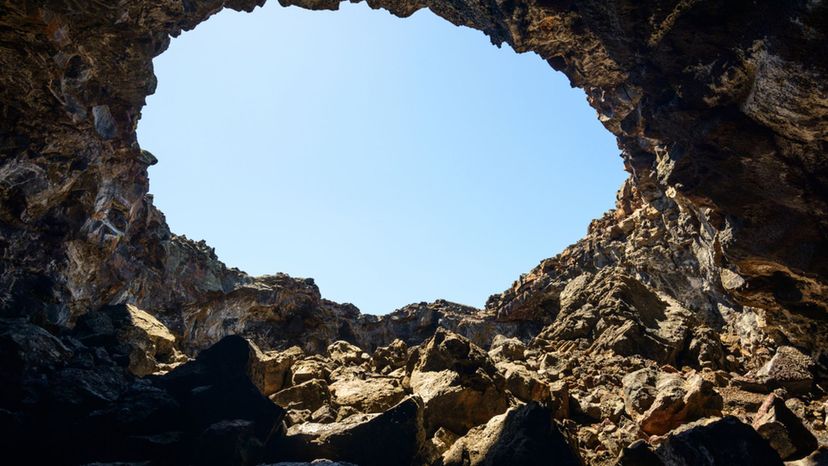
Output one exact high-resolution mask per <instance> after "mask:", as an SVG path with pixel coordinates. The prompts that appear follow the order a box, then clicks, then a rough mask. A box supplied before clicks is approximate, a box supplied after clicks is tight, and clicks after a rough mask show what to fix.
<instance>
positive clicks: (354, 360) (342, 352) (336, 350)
mask: <svg viewBox="0 0 828 466" xmlns="http://www.w3.org/2000/svg"><path fill="white" fill-rule="evenodd" d="M328 356H329V357H330V358H331V361H333V362H334V363H335V364H336V365H337V366H352V365H360V364H362V363H365V362H368V360H369V359H370V356H368V354H366V353H365V352H364V351H362V349H360V348H359V347H358V346H355V345H352V344H350V343H348V342H347V341H342V340H339V341H335V342H333V343H331V344H330V345H329V346H328Z"/></svg>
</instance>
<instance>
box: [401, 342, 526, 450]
mask: <svg viewBox="0 0 828 466" xmlns="http://www.w3.org/2000/svg"><path fill="white" fill-rule="evenodd" d="M409 365H410V366H412V367H411V371H410V372H409V375H408V382H409V386H410V387H411V390H412V391H413V392H414V393H415V394H417V395H419V396H420V397H422V400H423V403H424V417H425V427H426V432H427V433H428V434H429V435H431V434H433V433H434V432H435V431H436V430H437V429H438V428H439V427H444V428H446V429H449V430H451V431H452V432H454V433H455V434H458V435H462V434H464V433H466V432H467V431H468V430H469V429H470V428H472V427H474V426H476V425H479V424H482V423H484V422H486V421H488V420H489V419H490V418H491V417H492V416H495V415H497V414H500V413H503V412H504V411H506V409H508V408H509V404H510V400H509V395H508V393H507V392H506V389H505V381H504V380H503V377H502V376H501V375H500V374H499V373H498V371H497V369H496V368H495V366H494V364H493V363H492V361H491V359H489V357H488V356H487V355H486V353H485V352H484V351H483V350H482V349H480V348H479V347H478V346H476V345H474V344H473V343H471V342H470V341H469V340H467V339H466V338H464V337H461V336H459V335H456V334H453V333H451V332H448V331H445V330H443V329H438V330H437V332H435V334H434V337H433V338H432V339H431V340H429V341H428V342H427V343H426V344H425V345H424V346H423V347H422V348H421V349H420V352H419V357H418V358H417V359H416V360H414V361H412V362H411V363H409Z"/></svg>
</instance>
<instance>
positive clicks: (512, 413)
mask: <svg viewBox="0 0 828 466" xmlns="http://www.w3.org/2000/svg"><path fill="white" fill-rule="evenodd" d="M443 464H444V465H445V466H499V465H504V464H515V465H517V464H520V465H526V466H532V465H538V466H540V465H548V464H556V465H562V466H563V465H571V466H578V465H580V460H579V459H578V457H577V456H576V455H575V453H573V451H572V449H571V448H570V446H569V443H568V441H567V439H566V437H564V435H563V434H562V433H561V432H560V430H558V427H557V425H556V424H555V421H553V420H552V412H551V410H549V409H548V408H543V407H541V406H540V405H538V404H536V403H530V404H528V405H522V406H519V407H515V408H511V409H509V410H508V411H507V412H505V413H504V414H500V415H498V416H495V417H493V418H492V419H490V420H489V422H487V423H486V424H485V425H481V426H478V427H475V428H473V429H471V430H470V431H469V432H468V433H467V434H466V435H465V436H463V437H461V438H460V439H459V440H457V441H456V442H454V444H453V445H452V446H451V448H449V450H448V451H446V453H445V454H444V455H443Z"/></svg>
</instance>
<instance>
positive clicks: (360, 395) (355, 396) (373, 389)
mask: <svg viewBox="0 0 828 466" xmlns="http://www.w3.org/2000/svg"><path fill="white" fill-rule="evenodd" d="M329 388H330V391H331V395H332V401H333V403H334V404H336V405H338V406H352V407H354V408H356V409H357V410H358V411H360V412H363V413H380V412H382V411H385V410H386V409H388V408H390V407H392V406H394V405H396V404H397V403H399V402H400V401H402V399H403V398H405V390H403V388H402V387H401V386H400V384H399V381H397V380H395V379H392V378H388V377H367V378H365V379H359V378H343V379H340V380H337V381H336V382H334V383H332V384H331V385H330V387H329Z"/></svg>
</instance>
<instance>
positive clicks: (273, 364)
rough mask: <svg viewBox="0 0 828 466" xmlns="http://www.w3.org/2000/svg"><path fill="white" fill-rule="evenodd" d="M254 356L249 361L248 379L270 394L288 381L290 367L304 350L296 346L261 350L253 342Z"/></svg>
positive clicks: (265, 393) (263, 391)
mask: <svg viewBox="0 0 828 466" xmlns="http://www.w3.org/2000/svg"><path fill="white" fill-rule="evenodd" d="M251 346H252V347H253V349H254V358H253V359H252V360H251V362H250V369H249V373H250V380H252V381H253V383H254V384H256V386H257V387H259V390H261V391H262V393H263V394H264V395H265V396H270V395H272V394H274V393H276V392H278V391H279V390H281V389H282V388H285V386H286V385H287V384H289V383H290V367H291V366H292V365H293V364H294V362H296V360H297V359H299V358H301V357H302V355H303V354H304V352H303V351H302V348H299V347H298V346H294V347H291V348H289V349H287V350H285V351H267V352H262V351H261V350H260V349H259V348H258V347H257V346H255V344H253V343H251Z"/></svg>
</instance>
